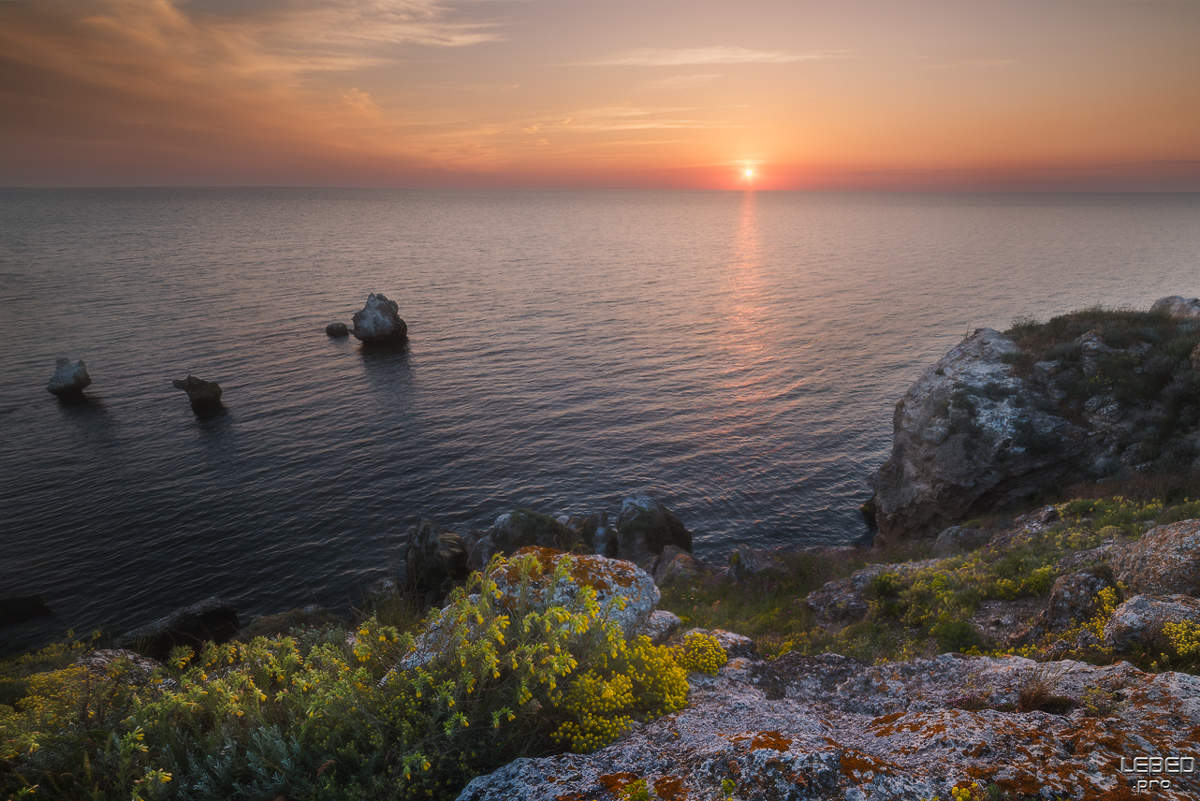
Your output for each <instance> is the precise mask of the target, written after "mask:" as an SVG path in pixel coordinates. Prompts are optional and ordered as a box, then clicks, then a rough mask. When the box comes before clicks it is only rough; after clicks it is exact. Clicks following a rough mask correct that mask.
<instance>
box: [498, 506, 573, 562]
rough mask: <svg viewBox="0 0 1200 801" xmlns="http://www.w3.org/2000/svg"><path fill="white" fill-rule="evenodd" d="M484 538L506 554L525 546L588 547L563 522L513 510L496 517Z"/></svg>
mask: <svg viewBox="0 0 1200 801" xmlns="http://www.w3.org/2000/svg"><path fill="white" fill-rule="evenodd" d="M487 536H488V537H490V538H491V541H492V545H493V547H494V548H495V550H497V551H499V552H500V553H506V554H508V553H515V552H516V551H518V550H520V549H521V548H526V547H529V546H539V547H542V548H554V549H555V550H559V551H571V550H576V549H578V548H584V549H588V550H590V548H591V543H590V542H584V541H583V537H582V535H581V534H580V533H579V532H577V531H575V530H574V529H571V528H568V527H567V525H566V524H565V523H563V522H561V521H559V520H556V519H555V518H553V517H551V516H550V515H546V514H542V513H540V512H534V511H531V510H529V509H517V510H515V511H512V512H505V513H504V514H502V515H500V516H499V517H497V518H496V520H495V522H494V523H492V527H491V529H489V531H488V534H487Z"/></svg>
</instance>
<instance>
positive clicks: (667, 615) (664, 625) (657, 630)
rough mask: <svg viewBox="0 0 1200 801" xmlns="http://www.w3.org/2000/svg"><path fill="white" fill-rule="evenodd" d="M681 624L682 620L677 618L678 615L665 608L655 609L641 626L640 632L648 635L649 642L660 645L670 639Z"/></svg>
mask: <svg viewBox="0 0 1200 801" xmlns="http://www.w3.org/2000/svg"><path fill="white" fill-rule="evenodd" d="M682 626H683V621H682V620H680V619H679V615H677V614H675V613H674V612H668V611H667V610H666V609H655V610H654V611H653V612H651V613H650V617H649V618H647V619H646V625H645V626H643V627H642V634H645V635H646V636H647V637H649V638H650V642H652V643H654V644H655V645H662V644H663V643H665V642H666V641H667V640H669V639H671V637H672V636H673V635H674V634H675V632H677V631H679V629H680V628H681V627H682Z"/></svg>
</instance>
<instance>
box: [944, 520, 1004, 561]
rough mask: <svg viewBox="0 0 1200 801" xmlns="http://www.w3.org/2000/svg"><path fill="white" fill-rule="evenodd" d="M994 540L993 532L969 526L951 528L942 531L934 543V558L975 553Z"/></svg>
mask: <svg viewBox="0 0 1200 801" xmlns="http://www.w3.org/2000/svg"><path fill="white" fill-rule="evenodd" d="M991 538H992V535H991V532H988V531H983V530H981V529H977V528H968V527H967V526H949V527H948V528H944V529H942V530H941V531H940V532H939V533H938V535H937V539H936V540H934V542H933V554H934V556H951V555H953V554H957V553H965V552H966V551H973V550H975V549H976V548H979V547H981V546H983V545H986V544H987V542H988V540H990V539H991Z"/></svg>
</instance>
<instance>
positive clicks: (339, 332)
mask: <svg viewBox="0 0 1200 801" xmlns="http://www.w3.org/2000/svg"><path fill="white" fill-rule="evenodd" d="M325 335H326V336H330V337H334V338H336V339H341V338H342V337H348V336H350V329H349V328H347V327H346V324H345V323H330V324H329V325H327V326H325Z"/></svg>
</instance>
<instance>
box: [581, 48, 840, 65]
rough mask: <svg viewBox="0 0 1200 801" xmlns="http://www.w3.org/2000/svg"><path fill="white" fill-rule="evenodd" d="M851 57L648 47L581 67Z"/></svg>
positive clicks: (824, 52) (787, 61)
mask: <svg viewBox="0 0 1200 801" xmlns="http://www.w3.org/2000/svg"><path fill="white" fill-rule="evenodd" d="M849 56H850V52H849V51H848V50H807V51H789V50H757V49H754V48H750V47H737V46H734V45H714V46H712V47H684V48H674V49H661V48H653V47H644V48H640V49H638V50H629V51H626V52H624V53H615V54H613V55H611V56H608V57H605V58H600V59H596V60H594V61H582V62H578V63H579V64H580V65H582V66H590V67H683V66H695V65H700V64H792V63H795V62H798V61H827V60H830V59H839V58H848V57H849Z"/></svg>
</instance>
